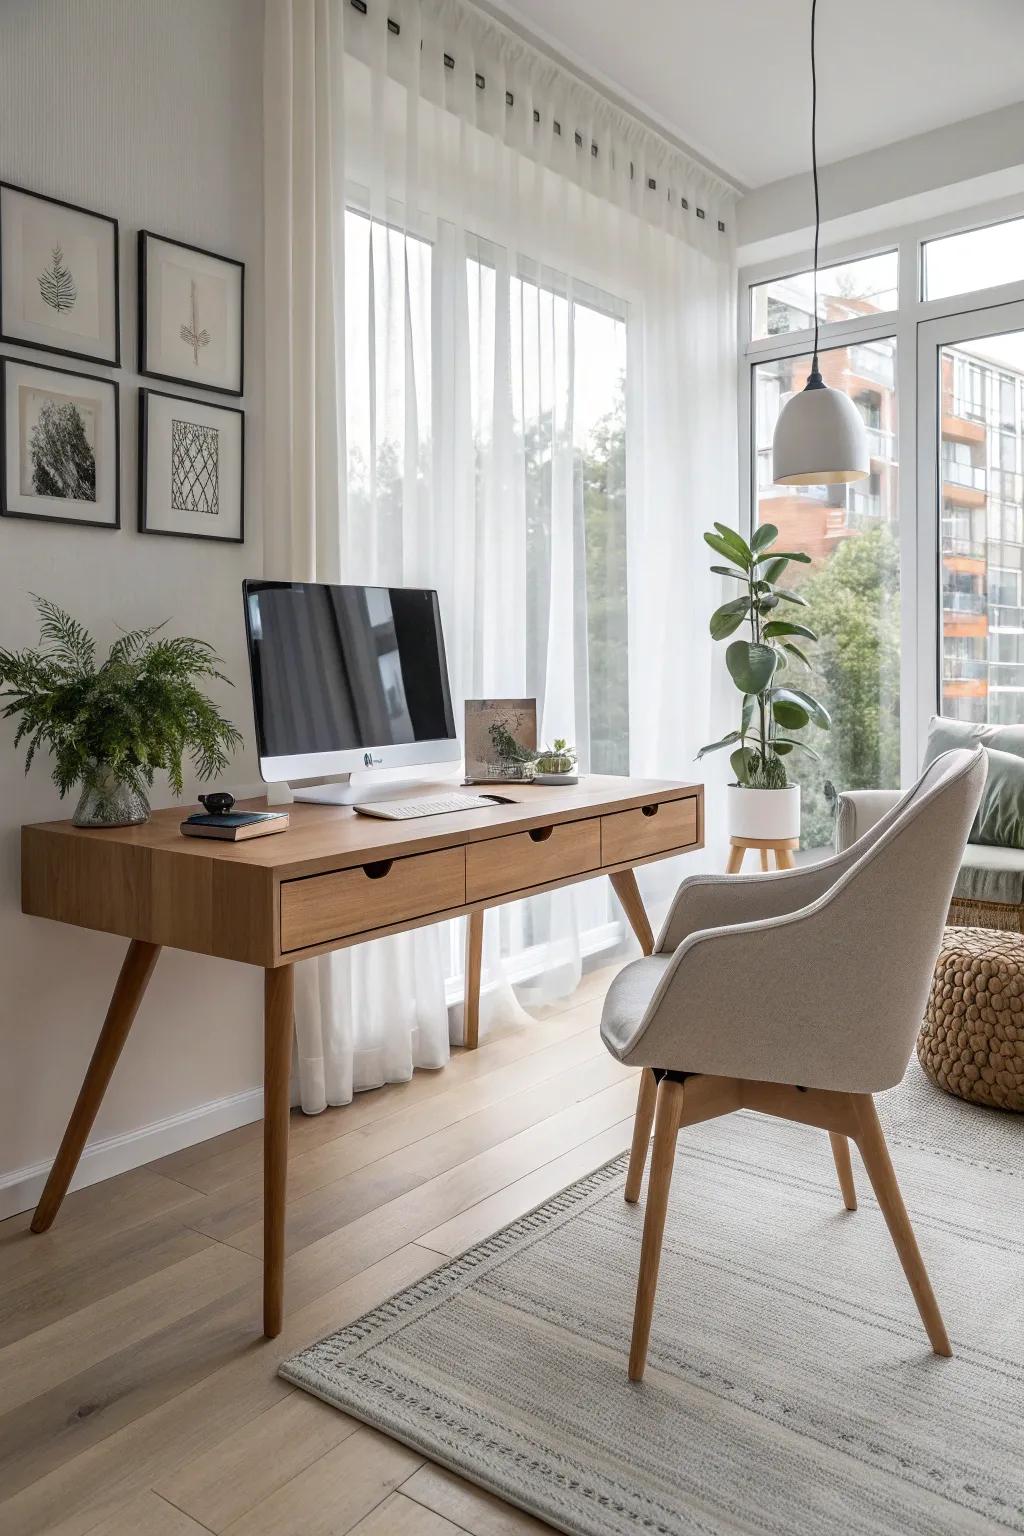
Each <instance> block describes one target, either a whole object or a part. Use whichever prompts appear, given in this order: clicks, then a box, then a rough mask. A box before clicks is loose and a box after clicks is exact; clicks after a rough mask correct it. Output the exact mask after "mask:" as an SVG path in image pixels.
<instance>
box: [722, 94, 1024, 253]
mask: <svg viewBox="0 0 1024 1536" xmlns="http://www.w3.org/2000/svg"><path fill="white" fill-rule="evenodd" d="M827 110H828V101H827V98H826V100H825V103H824V105H823V106H821V105H820V106H819V113H820V112H822V111H827ZM807 154H808V161H809V160H810V140H809V139H808V150H807ZM819 180H820V185H821V216H822V238H823V241H824V242H826V243H838V242H841V241H843V240H848V239H854V238H857V237H859V236H862V235H867V234H869V233H872V232H873V231H874V230H881V229H887V228H893V227H895V226H897V225H900V224H911V223H917V222H919V221H921V220H924V219H930V218H934V217H938V216H940V215H942V214H945V213H947V212H949V211H950V210H951V209H954V208H957V209H958V208H969V207H971V206H973V205H975V204H979V203H988V202H992V201H994V200H996V199H998V198H1002V197H1007V196H1011V195H1013V194H1014V193H1017V192H1019V191H1020V190H1021V189H1022V188H1024V101H1022V102H1018V103H1016V104H1015V105H1014V106H1009V107H1003V108H1001V109H999V110H998V111H995V112H986V113H985V114H984V115H982V116H981V117H972V118H968V119H967V120H966V121H964V122H960V123H950V124H948V125H947V126H946V127H943V128H936V129H934V130H932V131H931V132H930V133H921V134H915V135H914V136H913V137H912V138H909V139H901V140H900V141H899V142H898V143H896V144H889V145H886V147H885V148H884V149H876V150H871V151H869V152H868V153H867V154H863V155H854V156H853V157H851V158H850V159H848V160H839V161H836V162H835V163H834V164H831V165H825V166H821V167H820V177H819ZM813 221H814V193H813V190H812V185H811V177H810V173H809V172H808V173H806V174H804V175H801V176H789V177H787V178H786V179H785V180H783V181H775V182H772V183H770V185H768V186H764V187H758V188H756V190H754V191H753V192H748V193H747V194H746V196H745V197H743V198H741V200H740V202H739V204H738V205H737V212H736V230H737V244H738V246H739V252H738V257H739V261H740V264H741V266H743V265H751V264H754V263H756V262H759V261H768V260H771V259H772V258H773V257H775V256H779V255H786V254H788V253H789V252H790V251H791V250H796V249H801V248H802V247H803V246H805V245H806V244H807V242H808V239H809V236H810V233H811V231H812V230H813Z"/></svg>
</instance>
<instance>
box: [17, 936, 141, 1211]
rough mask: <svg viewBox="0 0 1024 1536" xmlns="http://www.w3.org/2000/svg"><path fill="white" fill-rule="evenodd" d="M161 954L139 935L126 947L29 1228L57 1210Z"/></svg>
mask: <svg viewBox="0 0 1024 1536" xmlns="http://www.w3.org/2000/svg"><path fill="white" fill-rule="evenodd" d="M159 954H160V945H159V944H146V943H144V942H143V940H142V939H133V940H132V942H131V943H130V944H129V946H128V953H127V954H126V955H125V957H124V962H123V964H122V966H121V973H120V975H119V976H118V978H117V984H116V985H115V987H114V992H113V996H112V997H111V999H110V1006H109V1007H108V1009H107V1016H106V1018H105V1019H104V1020H103V1028H102V1029H101V1030H100V1037H99V1039H98V1040H97V1042H96V1049H95V1050H94V1051H93V1053H92V1060H91V1061H90V1062H89V1066H88V1069H87V1071H86V1074H85V1078H84V1080H83V1082H82V1086H81V1088H80V1089H79V1092H78V1099H77V1100H76V1102H75V1107H74V1109H73V1110H72V1112H71V1119H70V1120H69V1121H68V1128H67V1130H66V1131H65V1132H64V1140H63V1141H62V1142H61V1144H60V1151H59V1152H58V1153H57V1157H56V1160H55V1162H54V1165H53V1167H52V1168H51V1169H50V1176H49V1178H48V1179H47V1181H46V1187H45V1188H44V1190H43V1193H42V1197H41V1199H40V1201H39V1204H38V1205H37V1206H36V1210H35V1215H34V1216H33V1217H32V1231H33V1232H45V1231H46V1229H47V1227H49V1226H50V1225H51V1223H52V1222H53V1218H54V1217H55V1216H56V1214H57V1212H58V1211H59V1210H60V1206H61V1201H62V1200H63V1199H64V1196H65V1195H66V1194H67V1192H68V1185H69V1184H70V1183H71V1180H72V1178H73V1177H74V1173H75V1169H76V1168H77V1167H78V1160H79V1158H80V1157H81V1155H82V1149H83V1147H84V1146H85V1143H86V1140H87V1138H88V1135H89V1132H90V1131H91V1130H92V1127H93V1122H94V1121H95V1119H96V1116H97V1114H98V1112H99V1107H100V1105H101V1104H102V1103H103V1095H104V1094H105V1093H106V1091H107V1085H108V1084H109V1082H110V1079H111V1077H112V1076H113V1072H114V1068H115V1067H116V1066H117V1059H118V1057H119V1056H120V1054H121V1050H122V1047H123V1046H124V1043H125V1041H126V1040H127V1038H128V1031H129V1030H130V1029H131V1027H132V1023H133V1022H134V1019H135V1015H136V1014H137V1013H138V1011H139V1004H140V1003H141V1002H142V999H143V997H144V996H145V992H146V988H147V986H148V985H149V978H150V977H151V976H152V974H153V967H154V966H155V965H156V962H157V957H158V956H159Z"/></svg>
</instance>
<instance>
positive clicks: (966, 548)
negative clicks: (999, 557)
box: [942, 529, 985, 560]
mask: <svg viewBox="0 0 1024 1536" xmlns="http://www.w3.org/2000/svg"><path fill="white" fill-rule="evenodd" d="M942 553H943V554H944V555H964V556H966V557H967V558H968V559H969V560H984V558H985V545H984V544H983V543H982V542H981V541H980V540H979V539H963V538H959V537H958V536H957V535H956V534H953V533H947V532H946V530H945V529H943V530H942Z"/></svg>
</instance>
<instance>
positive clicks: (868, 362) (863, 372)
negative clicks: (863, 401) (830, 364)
mask: <svg viewBox="0 0 1024 1536" xmlns="http://www.w3.org/2000/svg"><path fill="white" fill-rule="evenodd" d="M849 359H850V361H849V368H850V372H851V373H854V374H856V375H857V377H858V378H861V379H873V380H874V381H875V383H876V384H885V385H887V386H888V388H889V389H891V388H892V386H893V379H894V373H893V356H892V353H891V352H879V351H876V350H875V349H874V348H873V347H851V348H850V352H849Z"/></svg>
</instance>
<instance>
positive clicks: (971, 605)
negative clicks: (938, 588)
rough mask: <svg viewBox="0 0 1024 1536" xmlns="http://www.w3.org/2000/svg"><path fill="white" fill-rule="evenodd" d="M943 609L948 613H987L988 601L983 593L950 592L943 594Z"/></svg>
mask: <svg viewBox="0 0 1024 1536" xmlns="http://www.w3.org/2000/svg"><path fill="white" fill-rule="evenodd" d="M942 607H943V610H944V611H945V612H946V613H976V614H981V613H984V612H985V608H986V599H985V595H984V593H982V592H949V591H945V592H943V594H942Z"/></svg>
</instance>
